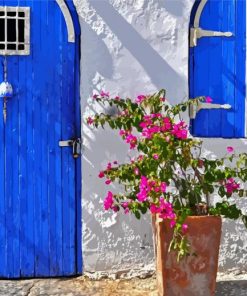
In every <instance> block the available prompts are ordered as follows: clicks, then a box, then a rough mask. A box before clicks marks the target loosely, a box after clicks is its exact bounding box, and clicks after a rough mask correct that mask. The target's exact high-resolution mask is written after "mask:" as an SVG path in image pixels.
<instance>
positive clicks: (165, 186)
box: [87, 90, 247, 259]
mask: <svg viewBox="0 0 247 296" xmlns="http://www.w3.org/2000/svg"><path fill="white" fill-rule="evenodd" d="M93 98H94V99H95V100H96V101H97V102H100V103H101V104H103V105H105V106H106V107H107V106H111V107H112V106H114V107H115V109H116V110H117V111H116V112H115V114H114V115H109V114H107V113H100V114H95V115H94V116H93V117H92V116H91V117H88V118H87V123H88V124H89V125H91V126H94V127H95V128H99V127H104V126H105V125H108V126H109V127H110V128H112V129H115V130H119V136H120V137H121V138H122V139H123V141H124V142H125V143H126V144H127V145H129V148H130V149H131V150H134V151H135V152H136V156H135V157H134V158H132V159H131V160H130V162H129V163H124V164H118V162H117V161H114V162H113V163H108V165H107V168H106V169H104V170H102V171H100V173H99V178H102V179H104V181H105V184H106V185H109V184H111V183H112V182H118V183H120V184H121V185H123V188H124V190H123V192H122V193H114V192H111V191H110V190H109V191H108V193H107V196H106V197H105V199H104V208H105V210H108V211H113V212H119V211H123V212H124V213H125V214H127V213H133V214H134V215H135V216H136V218H138V219H140V217H141V215H142V214H145V213H146V212H151V213H152V214H156V215H158V216H159V217H160V218H161V219H168V220H169V223H170V227H171V228H173V229H174V235H173V240H172V242H171V245H170V250H175V251H177V254H178V259H180V258H181V257H183V256H184V255H188V254H189V243H188V241H187V239H186V233H187V231H188V225H187V224H186V223H185V219H186V217H187V216H189V215H221V216H224V217H227V218H230V219H238V218H242V220H243V221H244V223H245V225H247V216H246V215H244V214H243V213H242V211H241V209H239V208H238V207H237V205H236V203H235V202H234V199H232V198H231V197H232V196H233V197H235V198H236V196H239V197H243V196H246V190H245V188H244V185H243V184H244V182H245V181H246V180H247V154H246V153H242V154H238V155H237V154H236V153H235V151H234V148H233V147H226V155H225V156H224V157H222V158H218V159H207V158H205V157H203V156H202V141H201V140H198V139H195V138H193V137H191V136H190V134H189V128H188V126H187V125H186V123H185V122H184V121H183V120H181V119H180V118H181V116H180V115H181V113H182V112H185V111H186V110H187V109H188V108H189V106H190V104H199V103H200V102H201V101H206V102H211V101H212V99H211V98H209V97H199V98H196V99H194V100H188V101H187V102H186V103H181V104H178V105H175V106H171V105H170V104H169V103H168V102H167V100H166V99H165V91H164V90H161V91H160V92H158V93H155V94H154V95H148V96H146V95H139V96H138V97H137V98H136V99H135V100H131V99H129V98H127V99H122V98H120V97H115V98H110V95H109V93H106V92H101V93H100V95H94V96H93ZM241 184H242V185H241ZM213 194H214V195H215V194H217V195H218V196H219V198H218V202H217V203H214V204H213V203H211V202H210V196H212V195H213Z"/></svg>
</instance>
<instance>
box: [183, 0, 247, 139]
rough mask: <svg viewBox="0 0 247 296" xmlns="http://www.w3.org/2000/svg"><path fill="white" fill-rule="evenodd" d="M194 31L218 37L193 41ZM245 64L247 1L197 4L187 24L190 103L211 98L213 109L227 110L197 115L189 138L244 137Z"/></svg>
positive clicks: (215, 0) (203, 0)
mask: <svg viewBox="0 0 247 296" xmlns="http://www.w3.org/2000/svg"><path fill="white" fill-rule="evenodd" d="M194 29H197V33H198V32H199V31H198V30H201V31H200V33H199V35H200V34H204V35H210V34H211V33H210V32H214V33H213V34H215V35H220V36H198V38H196V36H195V31H193V30H194ZM205 30H207V31H210V32H206V34H205ZM193 34H194V36H192V35H193ZM245 60H246V1H242V0H200V1H196V3H195V6H194V8H193V11H192V16H191V23H190V72H189V77H190V97H191V98H194V97H197V96H209V97H211V98H212V100H213V101H212V104H218V105H221V106H222V105H230V106H231V108H230V109H223V108H218V109H209V110H203V109H202V110H200V111H199V112H198V113H197V115H196V118H195V119H194V120H192V130H191V131H192V134H193V135H195V136H201V137H223V138H240V137H244V136H245V129H246V122H245V120H246V115H245V112H246V111H245V100H246V88H245V70H246V67H245Z"/></svg>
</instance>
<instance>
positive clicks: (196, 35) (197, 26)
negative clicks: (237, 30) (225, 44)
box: [190, 0, 233, 47]
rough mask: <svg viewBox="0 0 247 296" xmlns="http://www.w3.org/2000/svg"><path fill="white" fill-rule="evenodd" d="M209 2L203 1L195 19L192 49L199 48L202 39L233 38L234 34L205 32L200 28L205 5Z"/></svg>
mask: <svg viewBox="0 0 247 296" xmlns="http://www.w3.org/2000/svg"><path fill="white" fill-rule="evenodd" d="M207 2H208V0H201V2H200V4H199V6H198V8H197V11H196V14H195V19H194V27H193V28H190V47H194V46H197V40H198V39H199V38H202V37H231V36H233V34H232V32H220V31H211V30H203V29H202V28H200V18H201V14H202V12H203V9H204V7H205V5H206V4H207Z"/></svg>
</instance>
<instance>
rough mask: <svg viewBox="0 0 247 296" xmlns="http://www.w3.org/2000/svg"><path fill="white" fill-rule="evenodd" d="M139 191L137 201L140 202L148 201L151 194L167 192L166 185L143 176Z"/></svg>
mask: <svg viewBox="0 0 247 296" xmlns="http://www.w3.org/2000/svg"><path fill="white" fill-rule="evenodd" d="M139 189H140V191H139V192H138V193H137V199H138V200H139V201H140V202H143V201H146V200H147V199H148V196H149V193H150V192H156V193H159V192H160V193H164V192H166V183H165V182H157V181H154V180H149V179H148V178H147V177H145V176H141V181H140V185H139Z"/></svg>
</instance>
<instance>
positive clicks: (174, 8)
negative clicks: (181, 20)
mask: <svg viewBox="0 0 247 296" xmlns="http://www.w3.org/2000/svg"><path fill="white" fill-rule="evenodd" d="M159 7H164V8H165V9H166V10H167V11H168V12H169V13H170V14H173V15H175V16H182V15H183V10H184V3H183V2H182V1H181V0H165V1H159Z"/></svg>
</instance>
